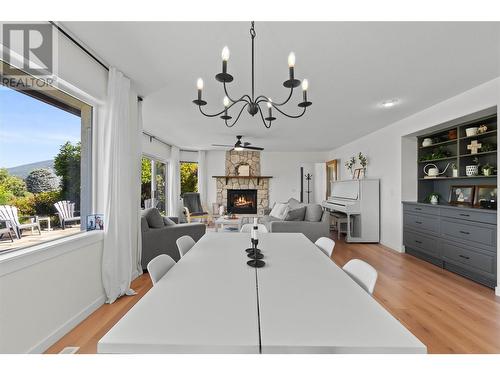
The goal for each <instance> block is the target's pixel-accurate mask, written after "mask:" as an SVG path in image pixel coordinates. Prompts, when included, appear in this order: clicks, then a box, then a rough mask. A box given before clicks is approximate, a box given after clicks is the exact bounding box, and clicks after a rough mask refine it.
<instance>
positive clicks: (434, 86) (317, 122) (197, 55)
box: [63, 22, 500, 151]
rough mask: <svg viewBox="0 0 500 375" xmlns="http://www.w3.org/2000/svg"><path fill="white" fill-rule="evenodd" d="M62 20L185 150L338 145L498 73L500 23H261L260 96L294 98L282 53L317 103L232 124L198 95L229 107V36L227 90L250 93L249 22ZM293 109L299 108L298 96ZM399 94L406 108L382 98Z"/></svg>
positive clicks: (153, 126)
mask: <svg viewBox="0 0 500 375" xmlns="http://www.w3.org/2000/svg"><path fill="white" fill-rule="evenodd" d="M63 26H64V27H66V28H67V29H69V30H70V31H71V32H72V33H73V34H74V35H76V36H77V37H78V38H79V39H80V40H82V41H83V42H84V43H85V44H86V45H87V46H89V47H90V48H91V49H92V50H93V51H94V52H95V53H96V54H97V55H98V56H100V57H101V58H102V59H103V60H105V61H106V62H107V63H109V64H111V65H114V66H116V67H118V68H119V69H120V70H122V71H123V72H124V73H125V74H127V75H128V76H129V77H130V78H131V79H133V81H134V82H135V84H136V87H137V88H138V91H139V93H140V94H141V95H144V96H145V101H144V111H145V112H144V127H145V128H146V129H148V130H150V131H152V132H154V133H155V134H156V135H158V136H159V137H161V138H163V139H165V140H167V141H169V142H171V143H173V144H176V145H178V146H180V147H183V148H193V149H198V148H199V149H210V145H211V144H212V143H224V144H225V143H234V136H235V135H236V134H243V135H245V136H246V137H247V140H249V141H251V142H252V143H254V144H256V145H259V146H263V147H265V148H266V150H274V151H292V150H293V151H295V150H301V151H313V150H314V151H317V150H331V149H333V148H335V147H336V146H339V145H342V144H344V143H347V142H349V141H351V140H353V139H355V138H357V137H360V136H362V135H365V134H368V133H370V132H373V131H375V130H377V129H379V128H381V127H383V126H386V125H389V124H391V123H393V122H395V121H397V120H400V119H402V118H404V117H407V116H409V115H411V114H413V113H416V112H418V111H420V110H422V109H424V108H427V107H429V106H431V105H433V104H435V103H438V102H440V101H442V100H444V99H446V98H449V97H451V96H454V95H456V94H459V93H461V92H463V91H466V90H468V89H470V88H472V87H474V86H477V85H479V84H481V83H484V82H486V81H488V80H491V79H493V78H495V77H498V76H499V75H500V69H499V66H500V61H499V56H500V37H499V35H500V23H498V22H497V23H474V22H467V23H465V22H464V23H456V22H437V23H429V22H411V23H402V22H256V26H255V28H256V32H257V37H256V39H255V42H256V47H255V48H256V51H255V53H256V70H255V74H256V95H258V94H265V95H268V96H270V97H271V98H273V99H274V100H275V101H279V100H280V99H281V98H284V97H285V95H287V91H286V90H285V88H284V87H283V86H282V82H283V81H284V80H285V79H287V75H288V66H287V56H288V53H289V52H290V51H294V52H295V54H296V56H297V63H296V76H297V78H300V79H302V78H308V79H309V99H310V100H311V101H312V102H313V105H312V107H310V108H309V110H308V111H307V113H306V115H304V116H303V117H302V118H300V119H298V120H293V119H288V118H284V117H283V116H276V117H278V119H277V120H276V121H275V122H274V124H273V126H272V128H271V129H269V130H268V129H265V128H264V126H263V125H262V123H261V121H260V119H259V118H257V116H256V117H255V118H252V117H251V116H250V115H249V114H248V113H243V114H242V117H241V119H240V121H239V122H238V124H236V126H235V127H233V128H231V129H228V128H226V127H225V125H224V124H223V122H222V120H220V119H218V118H215V119H208V118H205V117H203V116H202V115H201V114H200V113H199V112H198V109H197V107H196V106H195V105H194V104H192V102H191V101H192V100H193V99H195V96H196V86H195V85H196V79H197V78H198V77H203V79H204V81H205V89H204V97H205V98H206V100H207V101H208V103H209V104H208V105H207V106H206V107H205V108H206V110H207V111H210V112H215V111H216V110H218V109H220V108H221V107H222V98H223V89H222V87H221V85H220V84H219V83H218V82H216V81H215V79H214V76H215V74H216V73H219V72H220V70H221V58H220V53H221V50H222V47H223V46H224V45H228V46H229V48H230V50H231V58H230V60H229V69H228V70H229V72H230V73H231V74H233V76H234V77H235V80H234V81H233V83H231V84H230V86H229V91H230V94H231V95H232V96H234V97H239V96H241V95H243V94H246V93H250V37H249V26H250V25H249V22H248V23H246V22H231V23H227V22H226V23H225V22H64V23H63ZM296 94H297V96H296V97H295V99H294V100H292V101H291V102H292V104H291V105H290V107H289V112H291V113H296V112H297V111H298V108H297V107H296V103H298V102H299V101H300V100H301V93H300V92H297V93H296ZM390 98H399V99H400V100H401V102H400V105H398V106H396V107H393V108H390V109H384V108H379V107H378V106H377V105H378V103H380V102H381V101H383V100H385V99H390Z"/></svg>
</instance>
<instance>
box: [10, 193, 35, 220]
mask: <svg viewBox="0 0 500 375" xmlns="http://www.w3.org/2000/svg"><path fill="white" fill-rule="evenodd" d="M8 204H10V205H11V206H16V207H17V209H18V211H19V214H20V215H21V216H31V215H35V214H36V208H35V196H34V195H33V194H31V193H28V194H26V196H24V197H14V198H12V199H11V200H10V201H9V203H8Z"/></svg>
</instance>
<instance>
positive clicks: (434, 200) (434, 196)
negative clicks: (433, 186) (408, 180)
mask: <svg viewBox="0 0 500 375" xmlns="http://www.w3.org/2000/svg"><path fill="white" fill-rule="evenodd" d="M440 198H441V195H440V194H439V193H436V192H433V193H430V194H429V195H428V196H427V197H426V198H425V199H424V202H426V203H430V204H438V203H439V199H440Z"/></svg>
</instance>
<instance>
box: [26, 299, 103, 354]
mask: <svg viewBox="0 0 500 375" xmlns="http://www.w3.org/2000/svg"><path fill="white" fill-rule="evenodd" d="M105 301H106V297H105V296H104V295H102V296H100V297H99V298H97V299H96V300H95V301H94V302H92V303H91V304H90V305H88V306H87V307H85V308H84V309H83V310H81V311H80V312H79V313H78V314H76V315H75V316H74V317H72V318H71V319H69V320H68V321H67V322H65V323H64V324H63V325H61V326H60V327H59V328H57V329H56V330H55V331H54V332H52V333H51V334H50V335H49V336H47V337H46V338H45V339H43V340H42V341H40V342H39V343H38V344H36V345H35V346H33V347H32V348H31V349H30V350H28V353H30V354H40V353H43V352H45V351H46V350H47V349H48V348H50V347H51V346H52V345H54V344H55V343H56V342H57V340H59V339H61V337H63V336H64V335H65V334H67V333H68V332H69V331H71V330H72V329H73V328H75V327H76V326H77V325H78V324H79V323H81V322H82V321H83V320H84V319H85V318H87V317H88V316H89V315H90V314H92V313H93V312H94V311H96V310H97V309H98V308H99V307H100V306H102V305H103V304H104V302H105Z"/></svg>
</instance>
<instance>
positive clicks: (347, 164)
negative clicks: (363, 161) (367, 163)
mask: <svg viewBox="0 0 500 375" xmlns="http://www.w3.org/2000/svg"><path fill="white" fill-rule="evenodd" d="M344 165H345V167H346V168H347V169H348V170H349V172H350V173H352V169H353V168H354V166H355V165H356V158H355V157H354V156H353V157H351V158H350V159H349V160H348V161H346V162H345V164H344Z"/></svg>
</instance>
